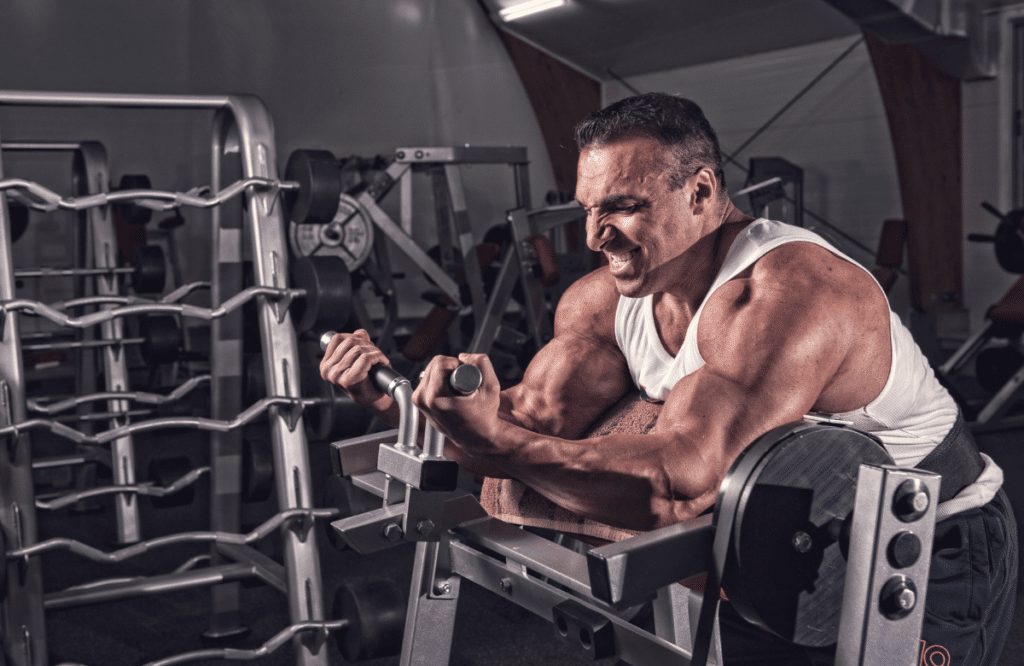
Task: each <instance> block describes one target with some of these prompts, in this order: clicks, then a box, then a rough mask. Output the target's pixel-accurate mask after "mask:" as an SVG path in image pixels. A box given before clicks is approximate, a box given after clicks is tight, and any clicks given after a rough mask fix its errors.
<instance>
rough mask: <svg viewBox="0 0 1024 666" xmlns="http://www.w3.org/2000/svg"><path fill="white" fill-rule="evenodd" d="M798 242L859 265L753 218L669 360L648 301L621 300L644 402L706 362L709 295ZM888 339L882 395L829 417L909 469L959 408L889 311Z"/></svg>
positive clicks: (660, 396) (794, 231)
mask: <svg viewBox="0 0 1024 666" xmlns="http://www.w3.org/2000/svg"><path fill="white" fill-rule="evenodd" d="M796 241H802V242H807V243H814V244H815V245H820V246H821V247H823V248H825V249H827V250H828V251H830V252H832V253H833V254H835V255H836V256H838V257H841V258H843V259H845V260H846V261H849V262H850V263H852V264H854V265H855V266H860V264H858V263H857V262H855V261H854V260H853V259H851V258H850V257H848V256H846V255H845V254H843V253H842V252H840V251H839V250H837V249H836V248H835V247H833V246H832V245H830V244H829V243H828V242H827V241H826V240H825V239H823V238H822V237H821V236H818V235H817V234H815V233H814V232H812V231H808V230H807V229H803V228H800V227H795V226H792V225H789V224H783V223H782V222H775V221H771V220H765V219H759V220H756V221H754V222H752V223H751V224H750V225H749V226H747V227H746V228H745V229H744V230H743V231H741V232H740V234H739V235H738V236H737V237H736V240H735V241H734V242H733V244H732V247H731V248H729V252H728V254H727V255H726V257H725V262H724V263H723V264H722V269H721V271H719V273H718V276H717V277H716V278H715V281H714V282H713V283H712V285H711V288H710V289H709V290H708V294H707V296H705V297H704V302H703V303H701V305H700V307H699V308H698V309H697V312H696V314H694V316H693V320H692V321H691V322H690V325H689V328H687V330H686V337H685V338H684V340H683V345H682V347H681V348H680V350H679V353H678V354H677V355H676V356H674V357H673V356H672V355H671V354H669V353H668V352H667V351H666V350H665V347H664V345H662V343H661V339H660V338H659V336H658V329H657V327H656V326H655V323H654V307H653V303H654V301H653V298H652V297H651V296H646V297H644V298H627V297H625V296H620V297H619V304H618V308H617V309H616V312H615V339H616V341H617V342H618V344H619V349H621V350H622V353H623V354H624V355H625V357H626V362H627V363H628V365H629V372H630V374H631V375H632V377H633V381H634V383H636V385H637V386H638V387H639V388H640V390H641V391H642V392H643V394H644V395H645V397H646V398H647V399H649V400H656V401H662V400H664V399H665V398H666V397H667V396H668V394H669V391H671V390H672V387H674V386H675V385H676V382H678V381H679V380H680V379H682V378H683V377H685V376H686V375H688V374H690V373H691V372H694V371H696V370H697V369H698V368H700V367H701V366H702V365H704V359H703V358H702V357H701V355H700V350H699V349H697V326H698V322H699V321H700V313H701V311H702V310H703V309H704V304H705V303H707V299H708V298H709V297H710V296H711V294H712V293H714V291H715V290H716V289H718V288H719V287H720V286H722V285H723V284H725V283H726V282H728V281H729V280H731V279H733V278H734V277H736V275H738V274H739V273H741V272H742V271H744V270H745V269H746V268H748V267H749V266H750V265H751V264H753V263H754V262H755V261H757V260H758V259H760V258H761V257H762V256H764V255H765V254H766V253H768V252H770V251H771V250H774V249H775V248H777V247H779V246H780V245H782V244H783V243H792V242H796ZM861 268H863V267H861ZM864 270H865V272H867V270H866V269H864ZM868 274H869V275H870V273H868ZM872 279H874V278H873V277H872ZM876 284H877V282H876ZM879 290H881V286H879ZM883 295H884V292H883ZM889 338H890V341H891V343H892V365H891V366H890V369H889V376H888V379H887V380H886V382H885V386H884V387H883V388H882V392H881V393H879V394H878V397H876V398H875V399H874V400H872V401H871V403H870V404H868V405H867V406H865V407H862V408H861V409H858V410H856V411H853V412H848V413H845V414H835V415H833V417H834V418H835V419H839V420H843V421H849V422H850V423H851V424H852V425H853V426H854V427H855V428H857V429H859V430H863V431H865V432H870V433H872V434H874V435H876V436H877V437H878V438H879V439H881V440H882V442H883V443H884V444H885V447H886V449H887V450H888V451H889V454H890V455H891V456H892V457H893V460H895V461H896V464H897V465H901V466H907V467H913V466H914V465H916V464H917V463H919V462H920V461H921V460H923V459H924V457H925V456H926V455H928V453H929V452H930V451H931V450H932V449H933V448H935V446H937V445H938V444H939V442H941V441H942V439H943V438H944V437H945V436H946V434H947V433H948V432H949V430H950V428H951V427H952V426H953V422H954V421H955V420H956V416H957V405H956V403H955V402H954V401H953V398H952V397H950V395H949V393H948V392H947V391H946V390H945V389H944V388H942V386H941V385H940V384H939V382H938V380H937V379H936V378H935V373H934V372H933V371H932V369H931V366H929V365H928V361H927V360H926V359H925V357H924V355H923V354H922V353H921V350H920V349H919V348H918V346H917V343H915V342H914V339H913V337H911V335H910V331H908V330H907V328H906V327H905V326H904V325H903V322H901V321H900V319H899V317H897V316H896V314H895V313H894V312H892V311H891V310H890V312H889ZM986 462H987V461H986Z"/></svg>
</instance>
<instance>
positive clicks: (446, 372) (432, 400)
mask: <svg viewBox="0 0 1024 666" xmlns="http://www.w3.org/2000/svg"><path fill="white" fill-rule="evenodd" d="M460 364H468V365H474V366H476V367H477V368H478V369H479V370H480V373H481V375H482V376H483V382H482V383H481V385H480V388H478V389H477V390H476V391H474V392H473V393H471V394H470V395H458V394H457V393H455V392H454V391H452V389H451V386H449V384H448V378H449V377H450V376H451V374H452V371H453V370H455V368H457V367H458V366H459V365H460ZM500 393H501V386H500V384H499V383H498V377H497V375H495V374H494V367H493V366H492V365H491V361H490V359H489V358H487V355H486V354H459V358H458V359H455V358H452V357H450V356H435V357H434V358H433V359H432V360H431V361H430V364H429V365H427V369H426V370H424V371H423V376H422V379H421V380H420V383H419V386H417V387H416V391H415V392H413V394H412V399H413V402H414V403H415V404H416V406H417V407H418V408H419V410H420V411H421V412H423V413H424V414H425V415H426V417H427V418H428V419H429V420H430V422H431V423H433V424H434V427H436V428H437V429H438V430H439V431H440V432H441V433H442V434H444V435H445V436H446V437H447V438H448V439H449V440H451V441H452V442H453V443H455V444H457V445H458V446H459V447H460V448H464V449H466V451H467V452H469V453H476V454H487V453H496V452H497V451H498V447H497V446H496V445H495V436H496V434H497V430H498V428H499V427H500V419H499V418H498V406H499V404H500Z"/></svg>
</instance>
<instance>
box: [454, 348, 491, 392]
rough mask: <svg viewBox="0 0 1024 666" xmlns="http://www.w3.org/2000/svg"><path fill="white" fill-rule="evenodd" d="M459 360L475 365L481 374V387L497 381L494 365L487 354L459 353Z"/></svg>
mask: <svg viewBox="0 0 1024 666" xmlns="http://www.w3.org/2000/svg"><path fill="white" fill-rule="evenodd" d="M459 360H460V361H462V362H463V363H466V364H469V365H475V366H476V367H477V369H479V370H480V374H481V375H482V376H483V382H482V383H481V384H480V386H481V387H483V386H486V385H488V384H492V383H493V384H497V383H498V375H497V373H495V372H494V366H493V365H492V364H491V359H490V357H488V356H487V354H459Z"/></svg>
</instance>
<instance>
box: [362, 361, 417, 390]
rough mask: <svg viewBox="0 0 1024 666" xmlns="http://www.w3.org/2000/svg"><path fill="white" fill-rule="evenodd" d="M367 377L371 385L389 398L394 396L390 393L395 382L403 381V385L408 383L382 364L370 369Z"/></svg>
mask: <svg viewBox="0 0 1024 666" xmlns="http://www.w3.org/2000/svg"><path fill="white" fill-rule="evenodd" d="M369 377H370V381H371V382H373V385H374V386H376V387H377V389H378V390H379V391H380V392H381V393H387V394H388V395H390V396H391V397H394V394H393V393H392V392H391V388H392V387H393V386H395V381H396V380H404V381H405V383H407V384H408V383H409V380H408V379H406V378H405V377H403V376H402V375H400V374H398V372H397V371H396V370H395V369H394V368H392V367H390V366H387V365H384V364H383V363H378V364H377V365H375V366H373V367H372V368H370V372H369Z"/></svg>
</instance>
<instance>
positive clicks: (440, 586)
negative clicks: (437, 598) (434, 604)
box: [434, 580, 452, 594]
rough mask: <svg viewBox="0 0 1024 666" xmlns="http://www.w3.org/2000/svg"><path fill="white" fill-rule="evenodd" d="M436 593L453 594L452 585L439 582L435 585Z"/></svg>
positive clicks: (442, 581)
mask: <svg viewBox="0 0 1024 666" xmlns="http://www.w3.org/2000/svg"><path fill="white" fill-rule="evenodd" d="M434 592H435V593H437V594H451V592H452V584H451V583H449V582H448V581H446V580H439V581H437V582H436V583H435V584H434Z"/></svg>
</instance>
